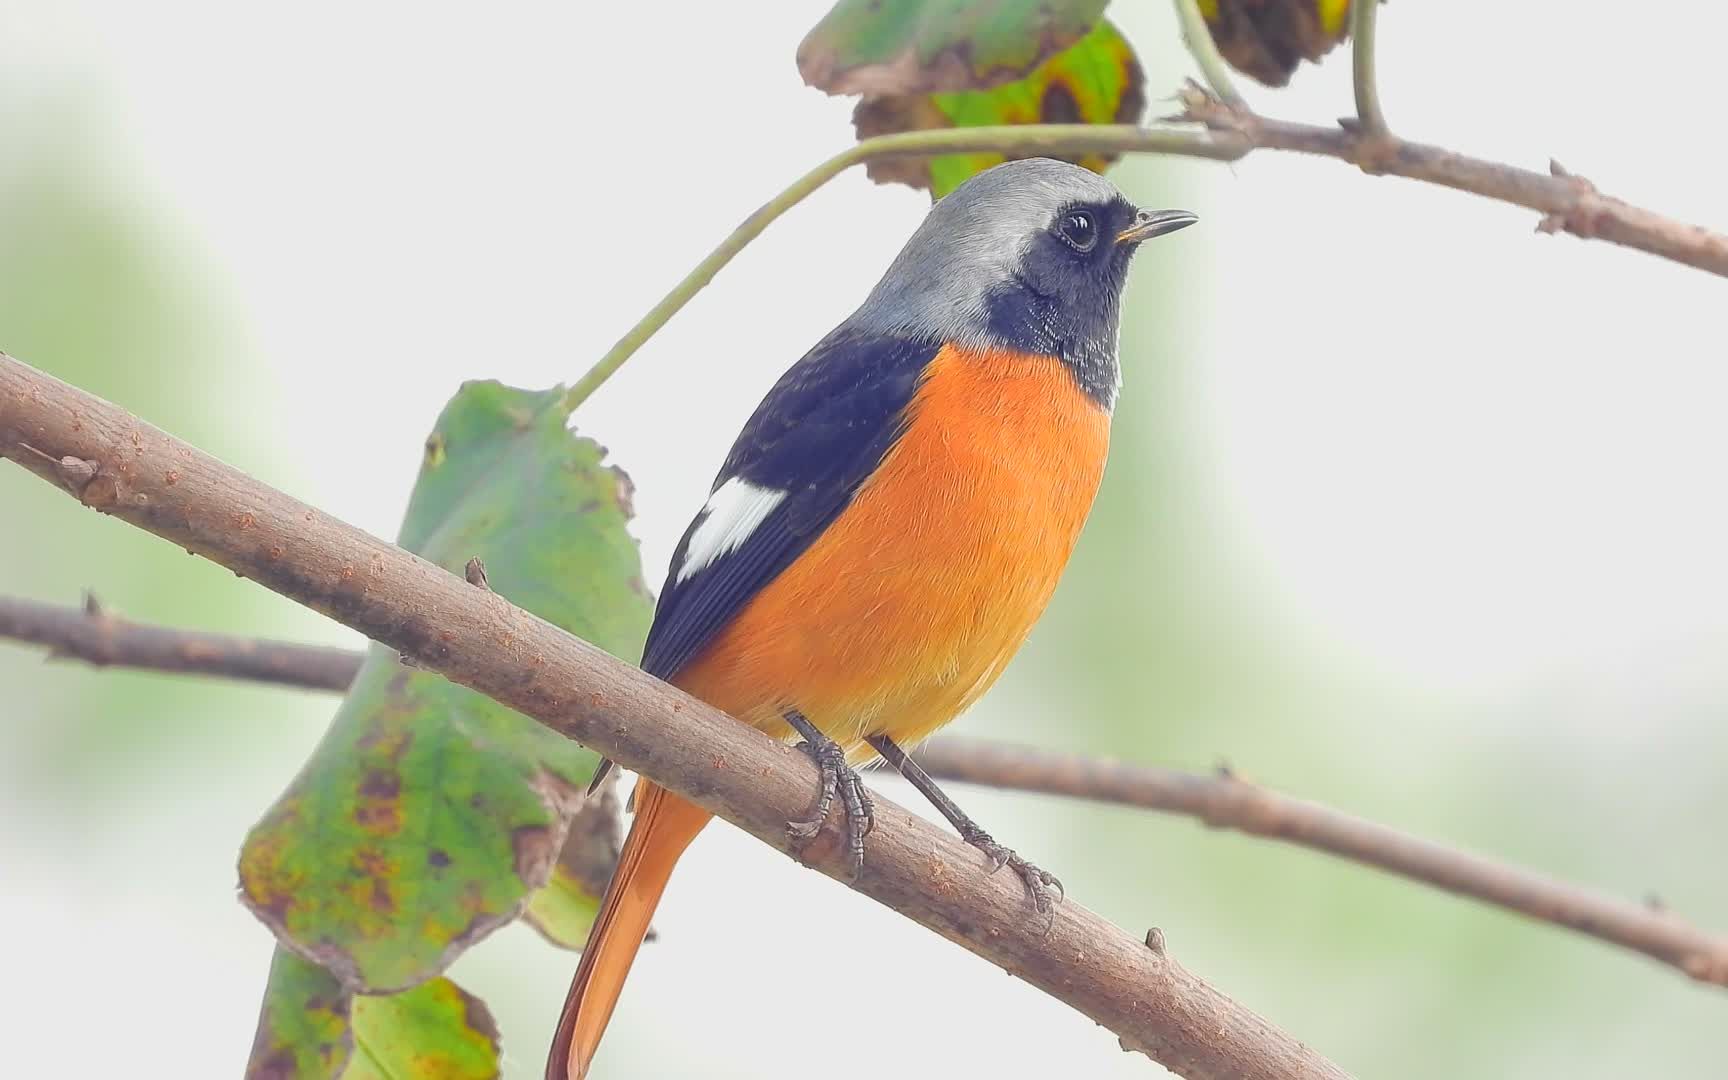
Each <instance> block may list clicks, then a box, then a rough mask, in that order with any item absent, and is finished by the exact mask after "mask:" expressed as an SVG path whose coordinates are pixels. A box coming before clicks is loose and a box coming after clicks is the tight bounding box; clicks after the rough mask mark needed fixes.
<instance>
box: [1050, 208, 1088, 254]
mask: <svg viewBox="0 0 1728 1080" xmlns="http://www.w3.org/2000/svg"><path fill="white" fill-rule="evenodd" d="M1056 230H1057V232H1059V233H1061V234H1062V239H1063V240H1065V241H1067V242H1068V246H1069V247H1071V248H1073V249H1074V250H1075V251H1079V252H1087V251H1091V250H1092V248H1093V247H1094V246H1096V245H1097V243H1098V219H1097V218H1095V217H1093V216H1092V212H1091V211H1090V210H1070V211H1068V212H1067V213H1066V214H1063V215H1062V220H1061V222H1060V223H1058V224H1057V226H1056Z"/></svg>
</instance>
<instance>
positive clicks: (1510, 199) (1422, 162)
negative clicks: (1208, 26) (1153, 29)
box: [1178, 82, 1728, 276]
mask: <svg viewBox="0 0 1728 1080" xmlns="http://www.w3.org/2000/svg"><path fill="white" fill-rule="evenodd" d="M1180 97H1181V101H1182V105H1183V107H1184V112H1183V113H1182V115H1181V116H1180V117H1179V118H1178V119H1181V120H1188V121H1192V122H1194V123H1199V124H1205V125H1206V127H1207V128H1208V129H1209V130H1211V131H1212V132H1213V133H1214V134H1216V135H1218V136H1220V137H1225V136H1232V135H1234V136H1240V137H1241V138H1243V139H1245V140H1246V141H1247V143H1248V145H1249V147H1250V148H1252V149H1261V150H1293V151H1296V152H1298V153H1303V154H1317V155H1319V156H1321V157H1330V158H1337V159H1338V160H1339V161H1347V162H1349V163H1351V164H1353V165H1355V166H1357V167H1358V168H1360V169H1362V170H1363V171H1364V172H1368V173H1375V174H1386V175H1390V176H1402V177H1406V178H1408V179H1411V180H1422V181H1425V182H1427V183H1430V184H1439V185H1440V186H1441V187H1449V188H1455V189H1456V190H1458V191H1468V192H1471V193H1472V194H1475V195H1481V196H1484V197H1486V198H1490V199H1496V200H1498V201H1500V202H1505V203H1511V204H1513V205H1514V206H1523V207H1528V208H1529V209H1531V210H1536V211H1540V212H1541V213H1542V215H1543V217H1542V220H1541V222H1540V223H1539V224H1538V226H1537V228H1538V229H1539V230H1541V231H1542V232H1568V233H1571V234H1572V235H1574V236H1580V237H1584V238H1586V239H1591V238H1594V239H1600V240H1607V241H1608V242H1609V243H1613V244H1620V245H1623V246H1625V247H1630V248H1637V249H1638V250H1640V251H1647V252H1650V253H1651V254H1653V255H1660V256H1662V257H1663V258H1666V259H1672V260H1674V261H1675V262H1679V263H1684V264H1686V265H1687V266H1693V267H1697V268H1698V269H1700V270H1708V271H1709V272H1711V273H1712V274H1722V275H1724V276H1728V235H1724V234H1722V233H1719V232H1713V231H1711V230H1709V229H1706V228H1704V227H1703V226H1701V225H1687V224H1684V223H1682V222H1679V221H1675V220H1674V219H1673V218H1668V217H1663V216H1662V215H1661V214H1657V213H1654V212H1653V211H1650V210H1645V209H1643V208H1642V207H1637V206H1633V205H1632V204H1631V203H1628V202H1625V201H1623V200H1620V199H1616V198H1614V197H1613V196H1611V195H1604V194H1602V193H1601V192H1599V191H1597V190H1596V187H1595V185H1594V184H1592V183H1590V182H1589V181H1588V180H1585V179H1584V178H1583V177H1581V176H1574V175H1572V174H1570V173H1568V172H1566V171H1565V170H1564V169H1561V168H1559V167H1558V166H1554V165H1552V164H1551V165H1550V169H1549V171H1548V172H1547V173H1539V172H1532V171H1531V170H1529V169H1520V168H1516V167H1514V166H1511V165H1501V164H1498V163H1496V162H1492V161H1483V160H1482V159H1480V158H1473V157H1466V156H1465V155H1463V154H1459V153H1456V152H1454V151H1451V150H1445V149H1442V148H1440V147H1438V146H1428V145H1425V144H1423V143H1415V142H1409V141H1406V140H1404V139H1400V138H1396V137H1394V136H1391V135H1386V136H1378V137H1377V136H1371V135H1367V134H1363V133H1358V132H1351V131H1346V130H1344V129H1343V128H1336V127H1319V126H1316V125H1313V124H1298V123H1292V122H1290V121H1288V120H1271V119H1268V118H1266V117H1263V116H1260V115H1258V114H1256V113H1253V112H1251V111H1249V110H1247V109H1243V108H1237V107H1234V106H1231V105H1229V104H1227V103H1226V102H1224V101H1221V100H1220V99H1219V98H1218V97H1217V96H1216V95H1214V94H1212V93H1210V92H1208V91H1207V90H1206V89H1205V88H1204V87H1202V86H1200V85H1199V84H1198V83H1193V82H1190V83H1189V84H1188V85H1187V87H1185V88H1184V89H1183V91H1182V93H1181V95H1180ZM1244 153H1246V151H1245V152H1244Z"/></svg>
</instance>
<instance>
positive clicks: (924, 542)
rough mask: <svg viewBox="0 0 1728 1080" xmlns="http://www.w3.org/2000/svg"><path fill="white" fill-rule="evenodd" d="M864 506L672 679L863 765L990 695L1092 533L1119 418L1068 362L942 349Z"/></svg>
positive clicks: (857, 501) (849, 512)
mask: <svg viewBox="0 0 1728 1080" xmlns="http://www.w3.org/2000/svg"><path fill="white" fill-rule="evenodd" d="M908 415H909V422H908V425H907V430H906V433H905V434H904V435H903V436H902V437H901V439H900V441H899V442H898V443H897V444H896V445H895V447H894V449H892V450H891V451H890V452H889V453H888V456H887V457H886V458H884V459H883V462H882V464H881V466H880V467H879V468H878V469H877V471H876V472H875V474H874V475H872V476H871V478H870V479H869V480H867V481H866V482H865V484H864V486H863V487H861V488H860V489H859V491H858V493H857V495H856V496H855V497H854V498H853V500H852V503H851V504H850V505H849V506H848V507H847V508H846V509H845V510H844V511H842V512H841V514H840V516H839V517H837V518H836V519H835V520H834V521H833V523H832V524H830V525H829V526H828V528H827V530H826V531H824V532H823V533H822V535H821V536H819V537H818V538H817V539H816V540H815V542H814V543H812V544H811V545H810V547H809V548H808V549H807V550H806V551H805V552H804V554H803V555H802V556H800V557H799V558H798V559H797V560H796V561H795V562H794V563H793V564H792V565H791V566H790V567H788V568H787V569H786V570H785V571H784V572H782V573H781V574H780V576H779V577H777V578H775V579H774V580H773V581H772V582H770V583H769V584H768V585H767V586H766V587H764V588H763V589H762V591H761V592H759V593H758V594H757V595H756V596H755V597H754V598H752V599H751V601H750V602H749V603H748V604H747V605H745V607H744V608H743V609H742V610H741V611H740V612H739V614H738V615H737V617H736V618H734V619H733V621H732V622H731V623H729V624H728V625H727V626H726V628H725V629H724V630H722V631H721V632H720V633H719V634H717V635H716V636H715V638H714V640H713V641H712V642H711V643H710V644H709V645H708V646H707V647H706V648H705V649H704V650H703V651H702V652H701V653H700V654H698V655H697V657H696V658H695V659H694V660H693V661H692V662H691V663H690V664H689V665H688V666H687V667H686V668H685V669H684V670H683V671H682V672H680V673H679V675H678V677H677V678H676V679H674V680H673V681H674V682H675V683H677V685H679V686H680V687H682V688H683V689H685V690H686V691H688V692H689V693H691V694H693V695H695V696H696V697H699V698H701V699H702V700H704V701H706V702H708V703H709V704H711V705H714V706H716V707H717V708H720V709H723V710H725V711H726V712H729V713H731V714H732V715H733V716H736V717H738V718H739V719H741V720H744V721H745V722H747V723H750V724H753V725H755V726H756V727H759V728H761V729H762V730H764V731H767V732H770V733H771V734H775V735H779V736H782V737H784V736H786V735H788V734H789V733H790V732H789V729H788V728H787V726H786V724H785V721H784V719H783V716H784V714H785V711H786V710H787V709H791V708H796V709H797V710H799V711H800V712H802V713H803V714H804V715H805V716H806V717H808V718H809V719H810V721H811V722H812V723H813V724H815V725H816V726H817V727H818V728H820V729H821V730H822V731H823V732H824V733H825V734H827V735H828V736H829V737H830V738H833V739H835V740H836V741H838V742H840V743H841V744H842V745H844V746H846V747H847V748H848V750H849V751H851V752H852V753H853V754H854V755H855V756H857V757H867V756H869V755H870V754H871V753H872V752H871V751H870V750H869V749H868V747H866V746H864V745H863V744H862V740H863V739H864V737H865V736H868V735H878V734H881V735H887V736H888V737H890V738H892V739H893V740H894V741H896V742H898V743H901V744H902V745H908V744H911V743H916V742H918V741H919V740H921V739H923V738H925V737H926V736H928V735H929V734H930V733H931V732H933V731H935V730H936V729H937V728H938V727H941V726H942V725H943V724H946V723H947V722H948V721H950V720H952V719H954V717H955V716H957V715H959V713H960V712H961V711H962V710H964V709H965V708H966V707H967V706H968V705H970V704H972V702H973V701H975V700H977V698H978V697H979V695H981V694H983V693H984V691H985V690H987V689H989V687H990V685H991V684H992V683H994V682H995V681H996V677H997V676H998V675H1000V674H1001V673H1002V669H1003V667H1005V666H1006V665H1007V663H1008V660H1009V659H1010V658H1011V657H1012V656H1013V655H1014V653H1015V651H1016V650H1017V649H1018V648H1019V647H1020V644H1021V642H1023V641H1024V640H1025V639H1026V635H1027V633H1028V632H1030V631H1031V629H1032V624H1033V623H1035V622H1036V621H1037V620H1038V616H1039V615H1040V614H1042V613H1043V611H1044V606H1045V604H1047V603H1048V602H1049V600H1050V596H1051V594H1052V593H1053V592H1054V591H1055V589H1056V582H1057V580H1058V578H1059V577H1060V576H1061V574H1062V569H1063V567H1064V566H1065V565H1066V564H1067V562H1068V556H1069V553H1070V552H1071V551H1072V550H1073V548H1074V542H1075V540H1076V539H1077V538H1078V537H1079V535H1080V529H1081V526H1082V525H1083V524H1085V521H1086V515H1087V512H1088V511H1089V510H1090V509H1091V507H1092V499H1093V496H1094V495H1095V494H1096V492H1097V490H1098V482H1099V480H1100V479H1101V478H1102V475H1103V471H1104V459H1105V455H1106V453H1107V451H1108V448H1109V441H1110V417H1109V414H1108V413H1107V412H1106V411H1105V410H1104V409H1103V408H1102V407H1101V406H1099V405H1098V404H1097V403H1096V402H1094V401H1093V400H1092V399H1091V398H1089V397H1087V396H1086V394H1085V393H1084V392H1082V391H1081V389H1080V388H1079V386H1078V384H1077V383H1076V382H1075V380H1074V378H1073V377H1072V376H1071V375H1070V374H1069V373H1068V372H1067V370H1066V369H1065V368H1064V367H1063V365H1062V363H1061V362H1060V361H1058V360H1055V359H1051V358H1047V357H1028V356H1021V355H1018V354H1010V353H1002V352H990V353H981V352H971V351H961V350H958V349H955V348H952V347H950V348H947V349H944V350H942V352H940V353H939V354H937V356H936V357H935V359H933V360H932V361H931V362H930V365H929V367H928V368H927V369H926V372H925V375H924V378H923V380H922V381H921V383H920V385H919V387H918V390H917V392H916V393H915V394H914V396H913V399H912V404H911V407H910V409H909V413H908Z"/></svg>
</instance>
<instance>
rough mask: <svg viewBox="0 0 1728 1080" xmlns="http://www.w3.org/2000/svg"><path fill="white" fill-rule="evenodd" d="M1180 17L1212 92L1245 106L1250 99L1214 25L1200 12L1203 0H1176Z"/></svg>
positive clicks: (1234, 104) (1184, 36)
mask: <svg viewBox="0 0 1728 1080" xmlns="http://www.w3.org/2000/svg"><path fill="white" fill-rule="evenodd" d="M1176 21H1177V22H1179V23H1181V25H1182V42H1183V44H1185V45H1187V46H1188V51H1189V52H1190V53H1192V54H1193V56H1194V62H1195V63H1197V64H1199V65H1200V74H1201V76H1202V77H1203V78H1205V80H1206V85H1207V86H1210V87H1211V88H1212V93H1214V94H1216V95H1217V96H1218V100H1219V101H1222V102H1224V103H1225V104H1227V105H1229V106H1231V107H1232V108H1240V107H1242V106H1244V105H1245V104H1246V102H1244V101H1243V99H1242V95H1241V94H1240V93H1238V92H1237V90H1236V81H1235V80H1234V79H1232V78H1231V77H1230V65H1229V64H1226V63H1225V62H1224V57H1223V55H1222V54H1221V53H1219V51H1218V43H1217V42H1216V41H1214V40H1213V39H1212V28H1211V27H1209V26H1207V25H1206V17H1205V16H1204V15H1202V14H1200V3H1199V0H1176Z"/></svg>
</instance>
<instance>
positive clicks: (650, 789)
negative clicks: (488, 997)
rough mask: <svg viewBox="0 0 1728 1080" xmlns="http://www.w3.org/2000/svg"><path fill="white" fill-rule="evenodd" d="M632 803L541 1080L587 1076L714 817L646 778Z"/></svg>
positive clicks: (565, 1079) (573, 1078) (637, 788)
mask: <svg viewBox="0 0 1728 1080" xmlns="http://www.w3.org/2000/svg"><path fill="white" fill-rule="evenodd" d="M635 802H636V820H635V822H634V823H633V824H632V825H631V826H630V835H629V837H627V838H626V839H625V841H624V851H623V853H622V854H620V855H619V857H618V869H617V870H616V871H614V872H613V874H612V884H611V885H610V886H608V887H607V889H606V900H605V902H604V903H602V904H601V905H600V914H599V916H598V917H596V918H595V920H594V929H593V930H591V931H589V933H588V944H587V945H586V946H584V947H583V949H582V962H581V963H580V964H579V965H577V968H576V978H575V980H574V981H572V982H571V983H570V995H569V996H568V997H566V998H565V999H564V1015H562V1016H561V1017H559V1018H558V1034H556V1035H554V1036H553V1037H552V1054H551V1056H550V1057H549V1058H548V1059H547V1061H546V1080H582V1078H583V1077H584V1076H586V1075H587V1074H588V1063H589V1062H590V1061H592V1060H594V1050H595V1048H597V1047H598V1046H599V1045H600V1036H602V1035H604V1034H605V1033H606V1022H607V1021H608V1020H610V1019H612V1007H613V1006H614V1005H616V1004H617V1003H618V995H619V993H620V992H622V991H623V989H624V980H625V978H626V977H627V976H629V974H630V964H631V962H632V961H634V960H635V959H636V950H638V949H640V948H641V947H642V938H643V937H644V936H645V935H646V934H647V933H648V923H649V920H651V919H652V918H653V917H654V909H655V908H656V907H659V906H660V894H661V893H663V892H665V891H666V882H667V880H668V879H670V878H671V877H672V867H674V866H675V865H677V863H678V857H679V856H681V855H683V854H684V849H685V848H687V847H689V846H690V841H692V840H694V839H696V834H697V833H699V832H701V831H702V826H704V825H706V824H708V819H709V818H710V817H712V816H713V815H712V814H710V813H708V811H706V810H704V809H702V808H701V807H700V806H697V805H696V804H694V803H691V802H686V801H685V800H684V799H681V798H679V797H678V796H676V795H674V794H672V793H671V792H670V791H667V790H666V789H665V788H662V787H659V786H657V785H655V784H651V783H649V782H648V781H646V780H642V781H639V782H638V783H637V785H636V794H635Z"/></svg>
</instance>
